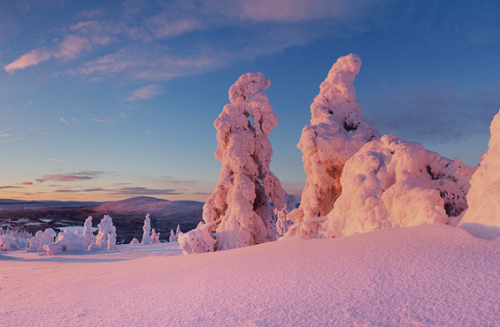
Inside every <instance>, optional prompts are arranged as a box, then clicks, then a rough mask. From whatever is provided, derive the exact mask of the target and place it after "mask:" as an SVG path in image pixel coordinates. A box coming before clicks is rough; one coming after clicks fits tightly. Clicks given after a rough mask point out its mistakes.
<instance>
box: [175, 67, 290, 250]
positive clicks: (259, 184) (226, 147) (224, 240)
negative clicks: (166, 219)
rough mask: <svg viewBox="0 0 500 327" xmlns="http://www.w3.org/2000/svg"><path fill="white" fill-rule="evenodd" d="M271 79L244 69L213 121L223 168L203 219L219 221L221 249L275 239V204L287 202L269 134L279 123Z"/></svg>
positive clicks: (210, 221) (217, 236)
mask: <svg viewBox="0 0 500 327" xmlns="http://www.w3.org/2000/svg"><path fill="white" fill-rule="evenodd" d="M270 85H271V82H270V81H269V79H267V78H266V77H264V75H262V74H261V73H247V74H243V75H241V76H240V78H238V80H237V81H236V82H235V83H234V84H233V85H232V86H231V88H230V89H229V100H230V102H231V103H229V104H227V105H225V106H224V108H223V110H222V112H221V113H220V115H219V117H218V118H217V119H216V120H215V122H214V126H215V128H216V130H217V141H218V145H217V150H216V151H215V157H216V158H217V159H219V160H220V162H221V163H222V168H221V172H220V175H219V180H218V182H217V186H216V187H215V190H214V192H213V193H212V194H211V195H210V197H209V198H208V200H207V201H206V203H205V205H204V207H203V220H204V221H205V222H206V223H207V224H211V223H215V224H212V225H210V226H214V228H216V229H215V237H216V238H217V249H218V250H225V249H232V248H237V247H244V246H249V245H253V244H260V243H264V242H268V241H274V240H276V230H275V216H274V208H276V209H282V208H283V207H284V206H285V191H284V190H283V188H282V187H281V183H280V181H279V179H278V178H277V177H276V176H275V175H274V174H273V173H272V172H271V170H270V169H269V165H270V163H271V156H272V154H273V151H272V148H271V142H270V141H269V139H268V135H269V133H271V131H272V130H273V128H274V127H276V125H277V124H278V118H277V117H276V114H275V113H274V111H273V108H272V106H271V104H270V103H269V99H268V98H267V94H266V93H265V91H264V90H265V89H267V88H268V87H269V86H270ZM271 202H272V203H273V204H274V208H273V205H272V204H271ZM200 233H201V231H200ZM194 235H195V234H193V236H194ZM179 242H181V240H180V239H179Z"/></svg>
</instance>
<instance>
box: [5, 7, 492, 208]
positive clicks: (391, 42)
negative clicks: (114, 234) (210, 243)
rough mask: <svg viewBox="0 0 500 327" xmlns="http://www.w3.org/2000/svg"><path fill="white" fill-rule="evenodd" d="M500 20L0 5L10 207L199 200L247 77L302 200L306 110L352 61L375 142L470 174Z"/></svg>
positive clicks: (483, 126)
mask: <svg viewBox="0 0 500 327" xmlns="http://www.w3.org/2000/svg"><path fill="white" fill-rule="evenodd" d="M499 16H500V6H499V5H498V4H497V3H496V2H494V1H482V2H481V3H468V2H455V3H453V4H450V3H449V2H446V1H437V2H436V1H418V2H417V1H405V2H402V1H391V0H380V1H345V0H335V1H328V0H314V1H300V0H292V1H286V0H275V1H265V0H258V1H253V2H247V1H240V0H237V1H226V0H221V1H211V2H208V1H201V2H200V1H138V0H137V1H136V0H127V1H121V2H118V1H112V2H102V1H85V2H78V1H70V0H36V1H35V0H18V1H4V2H2V3H1V4H0V153H1V156H0V167H1V168H2V177H1V179H0V199H20V200H64V201H66V200H77V201H114V200H120V199H125V198H130V197H135V196H153V197H157V198H162V199H168V200H196V201H205V200H206V199H207V197H208V196H209V195H210V193H211V192H212V191H213V189H214V187H215V186H216V184H217V179H218V176H219V172H220V169H221V164H220V162H219V161H218V160H217V159H216V158H215V157H214V150H215V149H216V148H217V140H216V130H215V128H214V126H213V123H214V120H215V119H216V118H217V117H218V115H219V114H220V113H221V111H222V109H223V107H224V105H226V104H227V103H229V99H228V90H229V87H230V86H231V85H232V84H233V83H234V82H235V81H236V80H237V79H238V78H239V77H240V76H241V75H242V74H245V73H247V72H261V73H263V74H264V75H265V76H266V77H267V78H269V79H270V81H271V86H270V87H269V88H268V89H266V93H267V95H268V98H269V102H270V103H271V105H272V106H273V110H274V112H275V113H276V115H277V116H278V119H279V124H278V125H277V127H276V128H275V129H274V130H273V132H272V133H271V134H270V135H269V139H270V141H271V144H272V148H273V152H274V154H273V156H272V158H271V160H272V164H271V170H272V172H273V173H274V174H276V176H277V177H278V178H279V179H280V180H281V183H282V185H283V187H284V188H285V190H286V191H287V192H288V193H291V194H293V195H295V196H297V197H299V196H300V194H301V191H302V189H303V187H304V184H305V179H306V175H305V174H304V172H303V163H302V153H301V151H300V150H299V149H297V147H296V145H297V142H298V141H299V139H300V136H301V131H302V128H303V127H304V126H306V125H307V124H309V121H310V119H311V111H310V107H309V106H310V104H311V103H312V102H313V100H314V98H315V97H316V95H317V94H318V92H319V85H320V83H321V82H322V81H323V80H324V79H325V78H326V76H327V74H328V71H329V70H330V68H331V67H332V65H333V64H334V63H335V61H336V60H337V58H339V57H341V56H345V55H348V54H349V53H355V54H357V55H359V57H360V58H361V60H362V65H361V69H360V73H359V75H358V76H357V77H356V79H355V81H354V86H355V87H356V95H357V99H358V100H359V101H360V104H361V108H362V110H363V112H364V116H365V117H366V118H367V119H368V120H370V121H371V122H372V123H373V125H374V126H375V127H376V128H377V129H378V130H379V131H380V132H381V133H383V134H394V135H396V136H397V137H399V138H401V139H403V140H406V141H414V142H418V143H421V144H423V145H424V146H425V148H426V149H429V150H431V151H435V152H438V153H440V154H441V155H443V156H445V157H449V158H451V159H453V158H455V157H459V158H460V160H461V161H462V162H464V163H465V164H467V165H469V166H471V167H474V166H476V165H477V164H478V163H479V155H480V154H481V153H483V152H485V151H486V150H487V146H488V139H489V129H488V127H489V124H490V122H491V120H492V118H493V116H494V115H495V113H496V112H498V109H499V108H500V85H499V83H498V76H500V62H499V60H498V58H497V57H498V53H500V51H499V50H500V44H499V38H500V27H499V26H498V20H497V18H498V17H499Z"/></svg>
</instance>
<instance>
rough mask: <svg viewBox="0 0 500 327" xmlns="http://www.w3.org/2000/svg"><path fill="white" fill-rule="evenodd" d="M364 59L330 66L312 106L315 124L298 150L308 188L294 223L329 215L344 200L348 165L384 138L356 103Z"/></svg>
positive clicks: (344, 59) (306, 131) (343, 60)
mask: <svg viewBox="0 0 500 327" xmlns="http://www.w3.org/2000/svg"><path fill="white" fill-rule="evenodd" d="M360 67H361V59H360V58H359V57H358V56H357V55H355V54H350V55H348V56H345V57H341V58H339V59H338V60H337V62H336V63H335V64H334V65H333V66H332V69H331V70H330V72H329V73H328V77H327V78H326V79H325V81H323V83H321V85H320V91H319V94H318V95H317V96H316V98H315V99H314V102H313V103H312V104H311V124H310V125H307V126H306V127H304V129H303V130H302V136H301V137H300V141H299V144H298V145H297V147H298V148H299V149H300V150H301V151H302V153H303V155H302V161H303V162H304V171H305V173H306V174H307V181H306V186H305V188H304V190H303V192H302V201H301V205H300V208H299V209H298V210H296V211H294V212H292V216H293V217H294V218H293V219H294V220H296V221H303V220H306V219H309V218H313V217H317V216H318V214H321V215H322V216H325V215H326V214H328V212H330V211H331V210H332V208H333V204H334V202H335V200H336V199H337V197H338V196H339V195H340V193H341V190H342V187H341V185H340V175H341V173H342V169H343V166H344V164H345V162H346V161H347V160H348V159H349V158H350V157H351V156H352V155H354V154H355V153H356V152H357V151H358V150H359V149H360V148H361V147H362V146H363V145H364V144H365V143H366V142H368V141H370V140H372V139H375V138H379V137H380V133H379V132H378V131H377V130H376V129H375V127H373V124H372V123H371V122H370V121H368V120H367V119H366V118H365V117H363V111H362V110H361V106H360V104H359V102H358V100H357V98H356V89H355V88H354V85H353V82H354V78H355V77H356V75H357V74H358V72H359V69H360Z"/></svg>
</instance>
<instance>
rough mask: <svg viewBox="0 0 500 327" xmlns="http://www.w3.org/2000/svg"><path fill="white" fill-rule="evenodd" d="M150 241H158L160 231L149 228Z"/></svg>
mask: <svg viewBox="0 0 500 327" xmlns="http://www.w3.org/2000/svg"><path fill="white" fill-rule="evenodd" d="M151 242H152V243H160V233H156V231H155V229H154V228H153V229H151Z"/></svg>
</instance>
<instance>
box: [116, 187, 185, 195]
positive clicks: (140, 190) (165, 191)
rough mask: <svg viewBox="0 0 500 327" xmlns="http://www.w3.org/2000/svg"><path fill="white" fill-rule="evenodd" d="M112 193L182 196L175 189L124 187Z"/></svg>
mask: <svg viewBox="0 0 500 327" xmlns="http://www.w3.org/2000/svg"><path fill="white" fill-rule="evenodd" d="M112 193H114V194H119V195H178V194H182V193H181V192H178V191H177V190H175V189H153V188H147V187H124V188H121V189H118V190H113V191H112Z"/></svg>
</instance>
